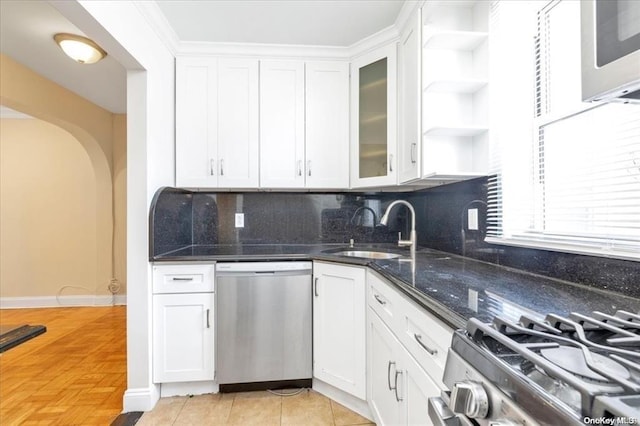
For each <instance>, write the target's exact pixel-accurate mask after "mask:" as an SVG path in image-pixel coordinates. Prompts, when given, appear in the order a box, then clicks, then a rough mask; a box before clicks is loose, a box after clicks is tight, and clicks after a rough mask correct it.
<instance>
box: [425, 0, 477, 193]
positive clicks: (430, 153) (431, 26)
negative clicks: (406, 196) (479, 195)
mask: <svg viewBox="0 0 640 426" xmlns="http://www.w3.org/2000/svg"><path fill="white" fill-rule="evenodd" d="M422 21H423V30H422V37H423V44H422V46H423V50H422V131H423V145H422V156H423V158H422V160H423V164H422V171H423V177H424V178H425V179H431V180H434V181H441V182H442V183H446V182H447V181H456V180H461V179H466V178H472V177H476V176H482V175H486V174H487V171H488V152H489V148H488V140H489V137H488V122H489V89H488V84H487V83H488V78H489V66H488V64H489V43H488V22H489V2H484V1H477V2H473V1H471V2H467V1H465V2H437V3H433V4H429V3H427V4H426V5H425V7H424V8H423V19H422Z"/></svg>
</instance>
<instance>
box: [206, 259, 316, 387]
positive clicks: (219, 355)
mask: <svg viewBox="0 0 640 426" xmlns="http://www.w3.org/2000/svg"><path fill="white" fill-rule="evenodd" d="M311 271H312V264H311V262H233V263H217V264H216V292H217V298H216V309H215V311H216V323H215V326H216V336H217V337H216V378H217V381H218V384H219V385H220V391H222V392H227V391H240V390H255V389H276V388H283V387H291V386H296V387H310V386H311V376H312V346H311V345H312V343H311V333H312V323H311V321H312V315H311V300H312V295H311V291H312V290H311Z"/></svg>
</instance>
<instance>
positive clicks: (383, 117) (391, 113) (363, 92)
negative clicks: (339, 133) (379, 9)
mask: <svg viewBox="0 0 640 426" xmlns="http://www.w3.org/2000/svg"><path fill="white" fill-rule="evenodd" d="M396 57H397V46H396V44H395V43H392V44H389V45H387V46H384V47H382V48H379V49H377V50H375V51H372V52H369V53H367V54H365V55H362V56H360V57H358V58H357V59H355V60H354V61H353V62H352V63H351V117H352V119H351V186H352V187H353V188H365V187H377V186H388V185H395V184H396V183H397V179H398V174H397V155H396V148H397V147H396V119H397V114H396V109H397V105H396V103H397V88H396V86H397V84H396V83H397V80H396V78H397V75H396V74H397V72H396V71H397V70H396V67H397V63H396V61H397V59H396Z"/></svg>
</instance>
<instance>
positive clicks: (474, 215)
mask: <svg viewBox="0 0 640 426" xmlns="http://www.w3.org/2000/svg"><path fill="white" fill-rule="evenodd" d="M467 229H469V231H477V230H478V209H469V210H467Z"/></svg>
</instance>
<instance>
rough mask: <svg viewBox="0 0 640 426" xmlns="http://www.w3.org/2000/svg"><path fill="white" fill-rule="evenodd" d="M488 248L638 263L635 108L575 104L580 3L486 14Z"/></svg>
mask: <svg viewBox="0 0 640 426" xmlns="http://www.w3.org/2000/svg"><path fill="white" fill-rule="evenodd" d="M491 22H492V27H491V38H492V39H491V40H490V43H491V46H490V48H491V52H492V56H491V57H492V64H491V80H492V89H493V90H492V105H491V111H492V114H493V112H495V114H493V116H492V119H491V134H492V173H493V175H492V176H491V178H490V180H489V200H488V201H489V203H488V204H489V214H488V221H489V224H488V225H489V226H488V238H487V241H489V242H493V243H501V244H513V245H523V246H530V247H537V248H542V249H551V250H561V251H568V252H575V253H588V254H594V255H602V256H612V257H619V258H629V259H640V105H637V104H594V103H583V102H581V100H580V96H581V94H580V38H579V37H580V2H578V1H572V0H561V1H557V0H556V1H551V2H545V3H543V2H537V1H532V2H495V3H494V4H493V7H492V20H491Z"/></svg>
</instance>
